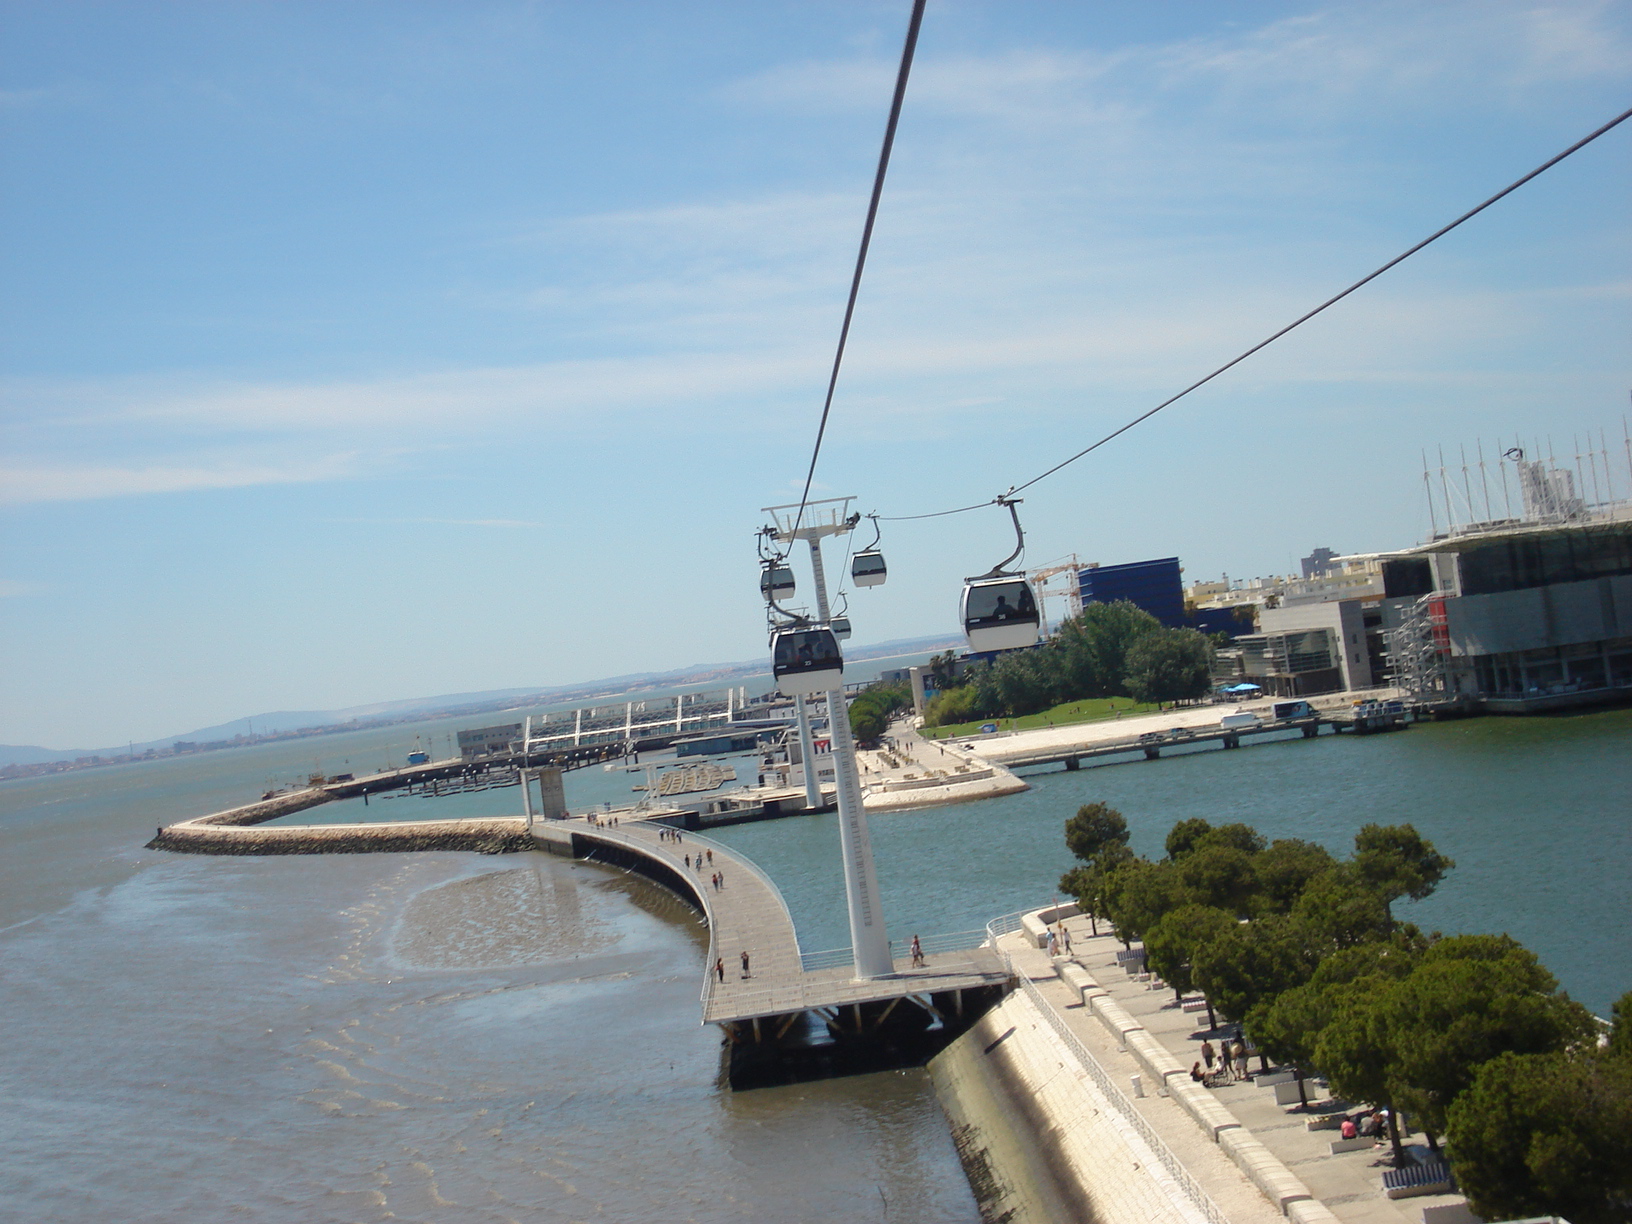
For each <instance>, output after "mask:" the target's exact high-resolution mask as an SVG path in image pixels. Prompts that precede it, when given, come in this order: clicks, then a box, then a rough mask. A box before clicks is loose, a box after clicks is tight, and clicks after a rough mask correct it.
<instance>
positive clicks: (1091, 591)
mask: <svg viewBox="0 0 1632 1224" xmlns="http://www.w3.org/2000/svg"><path fill="white" fill-rule="evenodd" d="M1077 586H1078V589H1079V590H1080V591H1081V593H1082V602H1083V603H1084V604H1090V603H1114V602H1115V601H1116V600H1118V599H1126V600H1128V601H1129V602H1130V603H1133V604H1136V605H1137V606H1139V607H1141V608H1143V609H1144V610H1145V611H1146V612H1149V613H1150V614H1151V615H1152V616H1154V617H1155V618H1156V619H1157V620H1159V621H1161V622H1162V624H1163V625H1165V626H1167V627H1168V628H1169V629H1181V628H1184V627H1186V626H1187V625H1188V624H1189V621H1188V620H1186V618H1185V615H1184V579H1183V578H1181V577H1180V575H1179V559H1178V558H1177V557H1158V558H1156V559H1155V560H1153V561H1130V562H1128V563H1127V564H1126V565H1100V566H1096V567H1094V568H1093V569H1085V570H1078V571H1077Z"/></svg>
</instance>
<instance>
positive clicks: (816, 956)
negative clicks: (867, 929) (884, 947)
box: [799, 929, 987, 973]
mask: <svg viewBox="0 0 1632 1224" xmlns="http://www.w3.org/2000/svg"><path fill="white" fill-rule="evenodd" d="M986 939H987V932H986V931H985V930H984V929H980V930H974V931H943V932H941V933H939V934H936V935H925V936H923V937H922V938H921V939H919V941H918V946H919V947H920V948H922V949H923V952H924V955H926V956H929V955H940V954H941V953H944V952H967V951H968V950H969V949H970V948H978V947H980V946H981V945H982V944H983V943H985V941H986ZM911 953H912V940H910V939H892V940H891V941H890V955H891V957H893V958H895V959H897V960H900V959H905V958H906V957H907V956H909V955H911ZM854 959H855V951H854V950H853V949H852V948H850V947H849V946H848V945H847V946H845V947H843V948H824V949H823V950H822V951H820V952H801V953H800V954H799V963H800V967H801V968H803V969H804V970H805V971H806V972H807V973H808V972H810V971H811V970H814V969H837V968H838V967H839V966H840V965H848V964H850V963H851V961H853V960H854Z"/></svg>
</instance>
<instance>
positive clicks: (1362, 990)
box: [1247, 934, 1427, 1154]
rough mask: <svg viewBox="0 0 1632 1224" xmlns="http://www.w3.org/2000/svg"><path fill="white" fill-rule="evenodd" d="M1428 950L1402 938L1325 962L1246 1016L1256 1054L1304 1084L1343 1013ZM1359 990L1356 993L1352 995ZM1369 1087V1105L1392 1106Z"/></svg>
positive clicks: (1379, 1084)
mask: <svg viewBox="0 0 1632 1224" xmlns="http://www.w3.org/2000/svg"><path fill="white" fill-rule="evenodd" d="M1426 946H1427V941H1425V940H1424V939H1422V938H1421V937H1420V936H1415V935H1409V936H1408V935H1404V934H1401V935H1396V936H1394V937H1393V938H1391V939H1389V940H1386V941H1378V942H1375V943H1367V944H1358V945H1356V946H1354V947H1351V948H1344V949H1342V950H1341V951H1338V952H1334V953H1332V954H1331V955H1329V956H1327V957H1325V959H1323V960H1321V961H1320V962H1319V963H1318V964H1317V965H1316V966H1315V970H1314V972H1313V973H1312V974H1311V975H1310V978H1309V980H1308V981H1307V982H1304V983H1303V984H1302V985H1300V986H1294V987H1292V988H1291V989H1290V990H1285V991H1282V992H1281V993H1280V994H1279V995H1276V996H1275V997H1274V998H1272V999H1266V1000H1264V1001H1262V1002H1260V1003H1259V1004H1258V1005H1257V1006H1255V1007H1254V1008H1253V1009H1252V1011H1251V1012H1250V1013H1249V1014H1248V1016H1247V1026H1248V1028H1249V1029H1250V1030H1251V1032H1252V1035H1253V1039H1254V1040H1255V1041H1256V1042H1257V1043H1258V1048H1259V1049H1261V1050H1264V1051H1266V1052H1268V1053H1269V1054H1270V1056H1272V1057H1273V1058H1274V1059H1275V1060H1276V1061H1277V1062H1282V1063H1290V1064H1292V1065H1293V1066H1295V1067H1297V1069H1298V1074H1299V1080H1300V1082H1301V1080H1302V1077H1303V1073H1304V1072H1305V1071H1307V1070H1309V1069H1311V1068H1314V1067H1316V1066H1317V1065H1319V1064H1318V1061H1317V1056H1316V1045H1317V1044H1318V1042H1319V1041H1320V1037H1321V1034H1322V1033H1323V1032H1324V1031H1325V1029H1326V1026H1327V1025H1329V1024H1330V1023H1331V1022H1332V1021H1333V1020H1334V1019H1335V1018H1336V1017H1337V1015H1338V1014H1339V1013H1340V1011H1341V1010H1342V1009H1343V1008H1344V1007H1349V1006H1353V1001H1354V1000H1355V999H1356V998H1369V997H1371V996H1374V995H1376V994H1377V993H1378V992H1379V991H1383V990H1386V989H1387V988H1388V986H1389V984H1390V983H1391V982H1393V981H1397V980H1398V979H1400V978H1402V977H1404V976H1405V975H1406V974H1408V973H1409V972H1410V971H1411V968H1412V966H1413V965H1414V964H1415V963H1416V961H1417V959H1418V958H1419V957H1420V955H1421V954H1422V951H1423V949H1424V948H1425V947H1426ZM1356 984H1359V988H1358V989H1357V990H1353V989H1350V987H1354V986H1356ZM1368 1087H1370V1088H1371V1090H1372V1092H1373V1094H1374V1095H1372V1096H1370V1097H1367V1098H1366V1099H1368V1100H1373V1101H1374V1102H1375V1103H1376V1104H1379V1105H1386V1104H1388V1101H1387V1099H1386V1096H1384V1097H1377V1096H1376V1095H1375V1093H1378V1092H1382V1093H1385V1094H1386V1092H1387V1089H1388V1086H1387V1084H1386V1083H1384V1082H1383V1081H1382V1080H1381V1079H1378V1080H1376V1081H1375V1082H1371V1083H1369V1084H1368ZM1305 1103H1307V1098H1305ZM1397 1141H1398V1137H1397V1136H1396V1143H1397ZM1396 1154H1399V1153H1398V1152H1397V1153H1396Z"/></svg>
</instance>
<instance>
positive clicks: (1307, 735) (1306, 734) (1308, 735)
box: [1303, 723, 1320, 739]
mask: <svg viewBox="0 0 1632 1224" xmlns="http://www.w3.org/2000/svg"><path fill="white" fill-rule="evenodd" d="M1319 731H1320V727H1319V725H1318V724H1316V723H1305V724H1304V725H1303V738H1304V739H1314V738H1315V735H1316V734H1317V733H1318V732H1319Z"/></svg>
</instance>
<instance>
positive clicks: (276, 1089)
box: [0, 710, 1632, 1222]
mask: <svg viewBox="0 0 1632 1224" xmlns="http://www.w3.org/2000/svg"><path fill="white" fill-rule="evenodd" d="M393 733H394V734H395V736H396V737H397V738H401V735H402V729H401V728H397V729H393ZM382 734H383V733H377V732H357V733H353V734H351V735H347V736H337V737H332V738H331V739H328V740H323V741H312V742H310V743H305V744H300V745H287V744H284V745H263V746H259V747H256V748H249V749H242V750H228V751H221V752H215V753H209V754H205V755H202V756H197V757H185V758H178V759H174V760H169V761H161V762H150V763H147V764H141V765H132V766H126V767H117V768H107V769H99V770H87V771H83V772H79V773H75V774H70V775H64V776H60V777H56V778H48V779H35V780H26V781H21V782H12V783H6V784H3V785H0V833H3V836H4V838H5V846H6V853H5V855H4V856H3V858H0V975H3V982H4V996H3V999H4V1001H3V1003H0V1008H3V1012H0V1016H3V1020H4V1025H5V1029H4V1031H5V1035H6V1040H5V1042H4V1043H3V1044H0V1095H3V1103H4V1108H3V1110H0V1143H3V1144H4V1150H5V1152H6V1159H5V1161H4V1162H0V1204H3V1205H4V1207H5V1214H6V1215H8V1216H10V1217H12V1218H22V1219H29V1220H31V1221H75V1222H78V1221H82V1220H86V1219H92V1218H108V1219H119V1220H123V1221H148V1220H154V1221H156V1220H161V1219H162V1220H175V1219H226V1218H242V1219H246V1220H266V1221H308V1220H312V1221H331V1220H332V1221H352V1220H385V1219H395V1220H435V1221H452V1222H462V1221H506V1220H518V1221H522V1220H526V1221H531V1220H541V1221H572V1220H594V1219H606V1220H631V1221H635V1220H656V1219H674V1220H707V1221H712V1220H722V1221H725V1220H764V1221H802V1220H899V1221H912V1220H920V1221H954V1222H955V1221H970V1222H972V1221H975V1220H977V1219H978V1213H977V1212H976V1210H975V1206H974V1202H973V1199H972V1197H971V1195H970V1194H969V1191H968V1189H967V1188H966V1186H965V1185H964V1182H963V1179H962V1176H961V1172H960V1170H959V1168H958V1165H957V1161H956V1158H955V1156H954V1154H953V1151H952V1147H951V1143H950V1141H949V1139H948V1136H947V1133H946V1127H945V1123H944V1121H943V1119H942V1117H941V1115H940V1113H939V1110H938V1109H937V1107H936V1105H935V1102H934V1099H933V1097H932V1095H931V1094H930V1091H929V1088H928V1085H927V1080H926V1078H925V1077H924V1075H923V1074H922V1073H921V1072H899V1073H892V1074H886V1075H875V1076H867V1077H859V1078H855V1079H847V1080H836V1081H829V1082H826V1083H819V1084H810V1085H803V1086H799V1087H794V1088H785V1089H770V1090H761V1091H755V1092H747V1093H731V1092H730V1091H728V1090H726V1089H725V1087H724V1085H723V1080H722V1076H721V1072H722V1066H721V1058H720V1049H719V1044H718V1037H717V1036H716V1035H715V1034H714V1033H713V1032H711V1031H709V1030H705V1029H703V1028H701V1027H700V1026H699V1025H698V1023H697V1016H698V990H699V987H700V984H701V961H702V957H703V950H704V947H705V933H704V932H703V931H702V930H701V928H700V927H699V926H698V924H697V922H696V920H695V918H694V917H693V915H692V914H691V912H690V911H689V910H687V909H685V908H684V907H683V906H681V905H680V904H679V903H678V902H676V901H675V900H674V899H672V898H671V897H669V896H668V895H667V894H665V893H663V892H662V891H661V890H659V889H657V888H655V887H653V886H651V885H648V884H646V883H645V882H643V881H639V880H632V879H630V878H627V877H624V876H621V875H616V874H612V873H609V872H606V871H603V870H601V869H600V868H597V867H593V866H590V865H587V864H573V863H569V862H564V861H561V860H558V859H553V858H550V857H548V856H545V855H514V856H502V857H493V858H487V857H482V856H478V855H466V854H424V855H356V856H334V857H321V856H300V857H291V858H244V859H234V858H194V857H187V856H176V855H166V854H157V853H152V852H148V851H145V850H143V849H141V846H142V843H143V842H145V841H146V839H147V838H148V837H149V836H151V834H152V831H153V829H154V827H155V826H156V825H158V824H160V823H167V822H169V821H171V820H174V819H177V818H179V817H182V816H186V815H194V814H198V813H200V812H204V811H209V810H214V809H216V808H219V807H224V806H228V805H230V804H234V803H239V802H243V801H245V800H246V799H247V798H252V797H253V795H254V793H257V792H258V791H259V789H261V787H262V786H263V785H264V782H265V779H266V778H267V777H269V776H278V775H279V771H284V772H287V771H288V770H289V769H291V768H292V767H293V765H294V762H296V761H298V760H300V759H310V757H311V756H312V754H313V749H314V747H319V746H320V747H321V749H322V751H323V752H324V754H325V757H326V758H328V757H334V758H338V759H344V758H345V757H346V756H347V755H348V754H350V755H353V756H356V757H357V758H358V759H359V760H360V761H362V760H366V761H368V762H369V763H370V764H372V763H374V762H373V761H372V758H370V757H369V756H368V754H369V753H370V752H376V753H379V752H383V751H384V750H385V747H384V745H385V743H386V741H385V740H383V739H379V738H378V737H379V736H381V735H382ZM371 736H374V737H376V738H375V739H374V740H372V741H371V739H370V737H371ZM1033 782H1034V785H1035V789H1033V790H1032V791H1031V792H1029V793H1027V794H1024V795H1017V796H1012V797H1009V798H1006V799H999V800H992V801H989V802H986V803H979V804H968V805H960V806H956V807H948V808H940V809H931V810H928V811H923V812H916V813H913V812H908V813H894V814H889V815H883V816H877V817H875V818H874V819H873V822H872V827H873V838H874V847H875V852H876V854H877V857H878V861H879V874H880V882H881V887H882V894H883V905H884V907H885V912H886V915H887V917H888V919H889V922H890V926H891V930H892V934H911V933H913V932H914V931H917V932H919V933H923V934H929V933H933V932H942V931H952V930H963V929H969V928H972V927H976V926H979V925H981V924H982V923H984V922H985V921H986V920H987V919H988V918H990V917H992V916H994V915H996V914H999V913H1003V912H1006V911H1010V910H1014V909H1017V908H1020V907H1021V906H1023V905H1027V904H1032V903H1037V902H1041V901H1046V900H1048V899H1049V898H1050V897H1051V896H1052V890H1053V886H1054V881H1055V880H1056V879H1057V877H1058V875H1059V873H1060V871H1061V870H1062V869H1063V868H1065V867H1066V866H1068V865H1069V859H1068V856H1067V854H1066V852H1065V850H1064V847H1063V844H1062V843H1061V839H1060V826H1061V822H1062V821H1063V820H1064V819H1065V817H1066V816H1068V815H1069V814H1070V813H1071V812H1072V811H1074V810H1075V808H1076V806H1077V805H1079V804H1081V803H1083V802H1087V801H1089V800H1091V799H1103V800H1105V801H1107V802H1109V803H1111V804H1113V805H1114V806H1116V807H1118V808H1120V809H1121V810H1122V811H1123V812H1124V813H1125V814H1126V815H1127V816H1128V819H1129V823H1130V825H1131V826H1132V828H1133V831H1134V842H1135V847H1136V848H1137V849H1140V850H1142V851H1144V852H1146V853H1159V852H1160V841H1161V837H1162V835H1163V834H1164V833H1165V831H1166V829H1167V827H1168V826H1169V825H1170V824H1171V823H1172V822H1173V821H1174V820H1176V819H1179V818H1182V817H1185V816H1192V815H1199V816H1205V817H1206V818H1208V819H1210V820H1213V821H1215V822H1218V821H1226V820H1235V819H1241V820H1247V821H1249V822H1251V823H1253V824H1255V825H1257V826H1258V827H1259V828H1260V829H1261V830H1262V831H1263V832H1265V833H1267V834H1269V835H1271V836H1287V835H1296V836H1301V837H1309V838H1312V839H1314V840H1319V841H1322V842H1324V843H1326V844H1328V845H1330V846H1332V847H1333V848H1334V849H1339V850H1341V849H1345V848H1346V847H1347V846H1348V844H1349V842H1350V840H1351V839H1352V837H1353V833H1354V831H1355V829H1356V828H1358V826H1359V825H1360V824H1362V823H1365V822H1366V821H1371V820H1377V821H1385V822H1391V821H1399V820H1410V821H1412V822H1414V823H1415V824H1416V825H1417V827H1418V828H1419V829H1421V830H1422V831H1423V832H1424V833H1426V834H1427V835H1428V836H1429V837H1431V838H1433V839H1434V841H1435V842H1436V843H1437V844H1438V846H1439V847H1440V849H1441V850H1442V851H1444V852H1445V853H1448V854H1450V855H1451V856H1453V857H1454V858H1456V859H1457V862H1458V867H1457V869H1456V871H1455V872H1454V873H1453V874H1452V875H1451V876H1450V878H1449V879H1448V880H1447V881H1446V883H1445V884H1444V885H1443V886H1442V887H1441V888H1440V890H1439V892H1438V893H1437V894H1436V895H1435V896H1434V897H1433V898H1431V899H1430V900H1428V901H1427V902H1425V903H1422V904H1420V905H1416V906H1411V907H1408V908H1407V912H1406V916H1408V917H1410V918H1412V919H1414V920H1416V921H1418V922H1421V923H1422V924H1424V925H1425V926H1430V927H1437V928H1439V929H1443V930H1446V931H1463V930H1468V931H1501V930H1506V931H1511V932H1512V933H1513V934H1514V935H1515V936H1516V937H1518V938H1519V939H1521V940H1523V941H1524V942H1525V943H1526V944H1528V945H1529V946H1530V947H1532V948H1534V949H1535V950H1536V951H1537V952H1538V953H1539V954H1540V955H1541V956H1542V958H1543V960H1544V961H1545V962H1546V963H1547V965H1548V966H1549V967H1550V968H1551V969H1552V970H1553V971H1554V972H1555V973H1556V974H1557V975H1558V976H1559V977H1560V979H1561V980H1562V981H1563V982H1564V984H1565V986H1566V988H1567V989H1569V990H1570V991H1571V993H1572V994H1574V995H1575V996H1576V997H1578V998H1580V999H1581V1000H1582V1001H1583V1002H1585V1003H1587V1004H1588V1006H1590V1007H1591V1008H1592V1009H1593V1010H1594V1011H1596V1012H1598V1013H1599V1014H1600V1015H1603V1014H1606V1013H1607V1009H1608V1006H1609V1003H1610V1001H1611V1000H1612V999H1613V998H1614V997H1615V996H1616V995H1618V994H1619V993H1621V992H1622V991H1624V990H1626V989H1628V988H1632V941H1628V940H1627V938H1626V930H1627V928H1628V918H1629V917H1632V711H1624V710H1623V711H1612V712H1606V713H1597V714H1587V715H1577V716H1572V717H1567V718H1550V719H1533V720H1496V719H1484V720H1476V721H1469V722H1461V723H1446V724H1440V725H1428V726H1420V727H1416V728H1413V729H1412V730H1410V731H1408V732H1405V733H1402V734H1395V735H1389V736H1374V737H1369V738H1363V739H1354V738H1350V737H1341V738H1338V737H1322V738H1321V739H1319V740H1316V741H1296V742H1289V743H1283V744H1275V745H1259V746H1253V747H1248V748H1243V749H1241V750H1240V751H1237V752H1221V751H1212V752H1205V753H1198V754H1197V755H1195V756H1192V757H1187V758H1177V759H1175V758H1164V759H1163V760H1162V761H1160V762H1155V763H1143V762H1141V763H1139V764H1127V765H1116V766H1109V767H1102V768H1098V769H1084V770H1082V771H1080V772H1077V773H1069V774H1068V773H1064V772H1057V773H1048V774H1043V775H1040V776H1038V777H1036V778H1034V779H1033ZM568 783H569V800H570V801H571V802H573V803H574V804H584V803H589V802H598V801H600V800H601V799H603V798H614V797H624V796H627V795H628V793H629V792H628V790H627V787H628V785H629V779H628V778H627V777H625V776H623V775H616V774H605V773H602V772H601V771H583V772H582V773H578V774H572V775H569V778H568ZM516 799H517V792H516V791H515V790H514V789H513V788H512V789H509V790H497V791H490V792H485V793H483V794H480V795H471V796H463V797H461V798H460V799H459V800H450V801H447V802H449V803H457V804H458V805H459V807H460V812H459V814H477V812H478V811H486V812H502V813H509V812H511V810H512V809H513V808H514V806H515V802H516ZM410 802H411V804H412V805H414V806H415V809H416V810H418V809H423V810H424V812H425V814H426V815H442V814H443V813H444V812H446V811H448V810H449V809H448V808H444V807H443V806H442V803H443V801H427V802H424V803H421V802H420V801H417V800H415V801H405V802H403V803H398V804H378V805H375V806H376V807H379V808H382V809H385V810H384V811H382V812H380V813H379V814H381V815H385V814H390V815H399V814H402V809H405V808H408V807H410ZM483 805H486V806H485V807H483ZM720 836H721V837H722V839H723V840H726V841H729V842H731V843H733V844H734V845H736V846H738V847H739V848H740V849H742V850H744V851H745V852H747V853H748V854H750V855H751V856H753V857H754V858H755V859H756V860H757V861H759V862H760V863H761V864H762V865H763V866H764V867H765V868H766V869H767V870H768V871H769V872H770V873H771V875H772V876H773V877H774V878H775V879H776V880H777V882H778V884H779V885H780V886H781V887H782V889H783V892H784V894H785V895H786V896H787V899H788V902H789V905H790V907H791V908H792V910H793V912H794V916H795V919H796V922H797V923H798V926H799V929H800V933H801V939H802V941H803V943H804V944H805V946H806V947H807V948H808V949H819V948H824V947H832V946H836V945H838V944H841V943H843V942H844V941H845V935H844V916H843V915H844V909H843V897H842V885H841V884H840V876H839V868H838V857H837V843H838V834H837V827H836V825H835V823H834V820H833V818H832V817H831V816H811V817H796V818H792V819H788V820H782V821H776V822H769V823H765V824H759V825H745V826H738V827H736V828H733V829H729V830H725V831H723V832H722V833H721V835H720Z"/></svg>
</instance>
